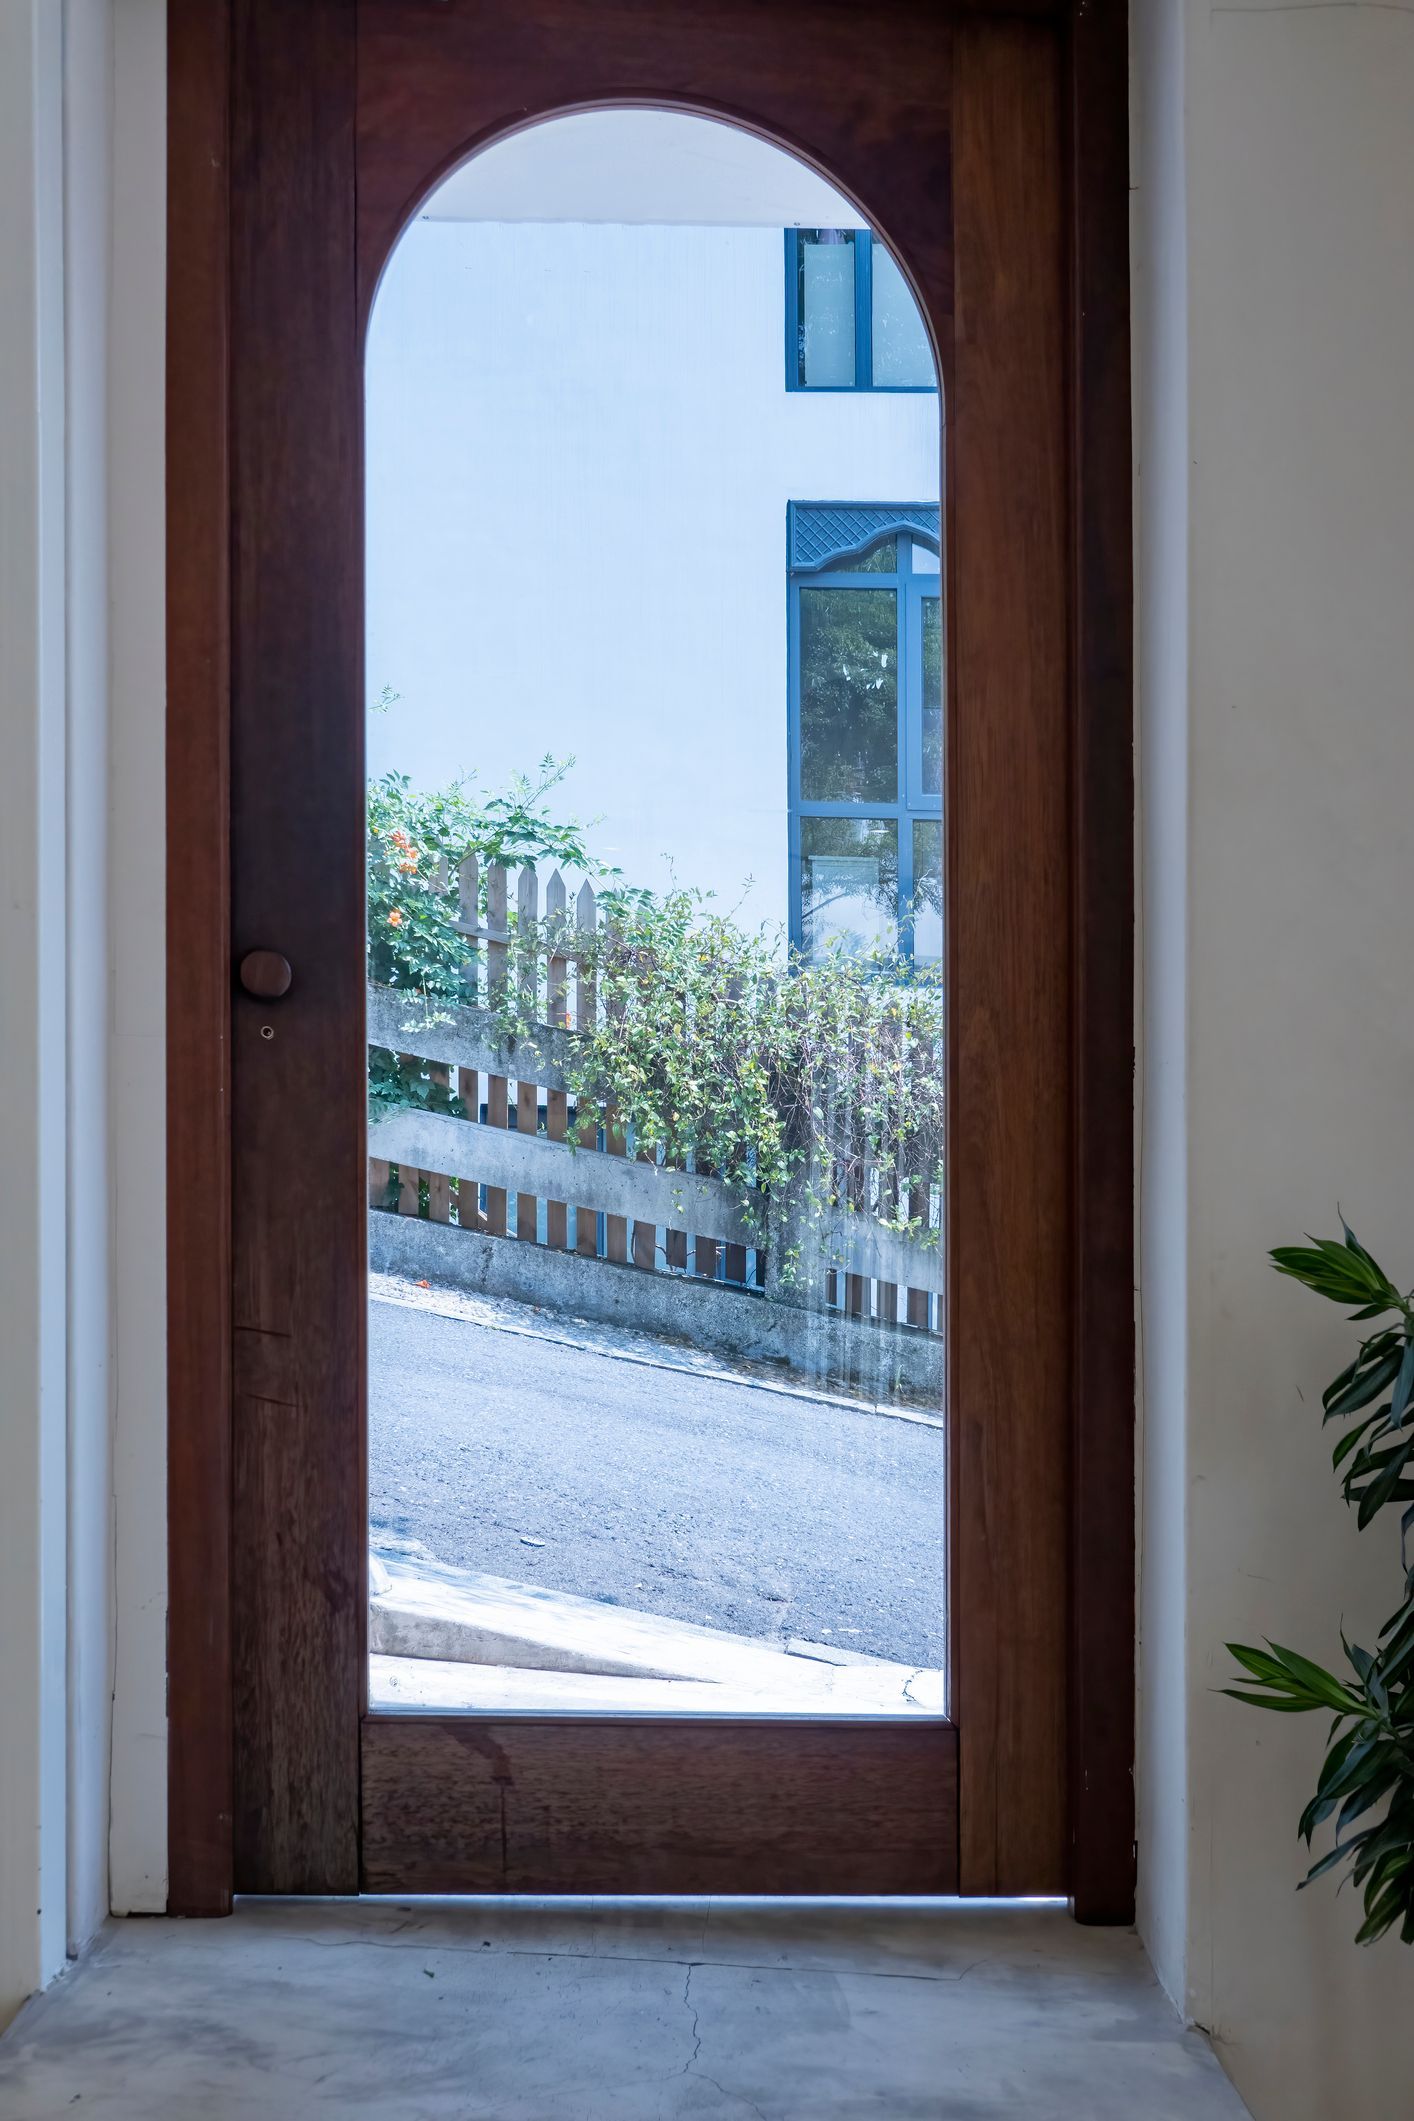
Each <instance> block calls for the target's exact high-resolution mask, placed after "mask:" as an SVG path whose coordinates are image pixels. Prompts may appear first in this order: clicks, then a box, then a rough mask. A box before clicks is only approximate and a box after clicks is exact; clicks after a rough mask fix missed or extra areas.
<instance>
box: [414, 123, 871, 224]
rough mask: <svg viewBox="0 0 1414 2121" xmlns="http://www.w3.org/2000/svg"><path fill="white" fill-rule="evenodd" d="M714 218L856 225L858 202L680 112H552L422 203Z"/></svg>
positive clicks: (446, 209)
mask: <svg viewBox="0 0 1414 2121" xmlns="http://www.w3.org/2000/svg"><path fill="white" fill-rule="evenodd" d="M571 206H572V207H573V211H574V218H575V220H576V221H618V222H633V221H652V222H659V223H662V222H669V221H678V222H696V223H700V224H707V223H716V224H718V225H721V226H728V227H743V228H745V227H757V228H862V227H863V226H864V222H863V219H862V217H861V215H860V214H859V212H858V210H857V209H856V208H855V207H854V206H853V205H852V204H851V203H850V202H849V201H848V200H847V199H844V198H842V197H841V195H840V194H839V193H838V192H837V191H836V190H835V189H834V187H833V185H830V184H827V183H826V182H825V179H824V178H823V177H820V176H817V175H816V173H815V171H814V170H812V169H808V168H807V167H806V165H805V164H804V163H803V162H799V161H797V160H796V158H795V156H794V155H787V154H784V153H782V151H781V149H780V148H778V147H772V146H771V145H770V144H769V142H767V141H765V140H758V139H757V138H756V137H755V135H754V134H752V133H745V132H743V131H742V130H741V128H740V126H736V125H720V124H717V123H716V122H715V121H714V120H712V119H708V118H698V117H694V116H691V115H689V114H688V113H687V112H684V111H666V110H594V111H580V112H577V113H576V114H575V115H574V116H573V117H569V118H552V119H550V120H549V121H548V122H546V123H542V124H539V125H531V126H527V127H526V129H525V131H524V132H519V133H512V134H511V135H510V136H509V138H507V139H505V140H499V141H497V142H496V144H495V146H494V147H490V148H487V149H485V150H484V151H483V152H482V153H481V154H478V155H473V156H472V158H471V160H470V161H468V162H464V163H463V164H462V166H461V168H460V169H457V170H454V171H453V172H452V174H451V175H450V176H449V177H447V178H445V179H444V180H443V182H442V183H441V184H439V185H438V187H437V189H436V191H435V192H433V193H432V195H431V197H430V198H429V199H428V200H427V202H426V204H425V205H424V207H423V209H422V211H423V212H424V213H426V214H430V215H431V216H432V217H433V219H434V220H439V221H561V220H563V219H564V218H565V214H566V212H567V210H568V209H569V208H570V207H571Z"/></svg>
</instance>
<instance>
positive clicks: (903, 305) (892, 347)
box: [873, 236, 937, 390]
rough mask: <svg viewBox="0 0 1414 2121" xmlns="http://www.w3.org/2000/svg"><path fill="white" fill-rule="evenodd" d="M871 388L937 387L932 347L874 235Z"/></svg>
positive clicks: (911, 301)
mask: <svg viewBox="0 0 1414 2121" xmlns="http://www.w3.org/2000/svg"><path fill="white" fill-rule="evenodd" d="M873 312H874V388H875V389H876V390H883V389H885V388H892V389H895V390H898V389H902V388H904V387H906V386H910V385H911V386H913V387H914V388H916V389H923V390H932V389H935V388H936V387H937V375H936V373H935V371H934V368H933V349H932V347H931V346H930V345H929V344H928V333H927V331H926V329H925V328H924V324H923V319H922V317H921V316H920V314H919V311H918V304H917V303H916V302H915V301H914V299H913V297H912V295H911V294H910V293H909V291H908V287H907V284H906V283H905V281H904V277H903V274H902V273H901V272H900V271H899V269H898V266H897V265H896V264H895V263H894V260H893V258H892V257H891V256H890V254H889V252H888V251H886V250H885V248H884V246H883V244H882V243H881V242H880V241H879V240H878V238H877V236H876V237H875V239H874V247H873Z"/></svg>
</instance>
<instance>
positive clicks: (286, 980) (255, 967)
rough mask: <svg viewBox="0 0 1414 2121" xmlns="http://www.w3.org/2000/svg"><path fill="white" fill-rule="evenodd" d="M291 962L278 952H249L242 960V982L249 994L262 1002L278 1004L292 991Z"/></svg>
mask: <svg viewBox="0 0 1414 2121" xmlns="http://www.w3.org/2000/svg"><path fill="white" fill-rule="evenodd" d="M293 977H294V975H293V973H292V972H291V971H290V961H289V959H288V958H287V957H281V955H280V953H279V951H278V950H247V952H246V954H245V956H244V957H243V958H242V959H241V965H240V982H241V985H242V987H243V988H244V989H245V991H246V993H247V994H253V995H254V996H255V998H256V1000H257V1001H260V1002H278V1001H279V999H280V996H281V995H282V994H288V993H289V991H290V981H291V979H292V978H293Z"/></svg>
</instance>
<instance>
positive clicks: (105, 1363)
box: [64, 0, 113, 1956]
mask: <svg viewBox="0 0 1414 2121" xmlns="http://www.w3.org/2000/svg"><path fill="white" fill-rule="evenodd" d="M112 102H113V10H112V0H65V12H64V312H65V372H66V398H65V403H66V418H67V448H66V459H67V462H66V473H67V488H66V528H67V556H66V557H67V571H68V628H67V648H68V732H67V736H68V760H67V788H68V897H69V906H68V914H69V919H68V968H67V971H68V1030H69V1054H68V1113H67V1121H68V1134H69V1154H70V1158H71V1163H72V1168H73V1171H74V1173H75V1184H74V1185H73V1186H72V1187H71V1188H70V1215H69V1230H68V1280H69V1316H68V1360H69V1381H68V1403H69V1413H68V1441H69V1493H68V1523H69V1624H68V1656H69V1674H68V1745H69V1758H68V1785H69V1821H68V1946H69V1953H70V1955H71V1956H73V1955H74V1954H75V1953H77V1952H78V1951H79V1950H80V1949H81V1948H82V1946H83V1945H84V1944H86V1943H87V1941H88V1939H89V1938H90V1937H92V1936H93V1934H94V1932H95V1931H96V1930H97V1929H98V1927H99V1925H100V1923H102V1921H103V1920H104V1918H105V1916H106V1915H107V1913H108V1777H109V1723H110V1718H111V1713H112V1698H113V1645H112V1637H113V1522H112V1520H113V1443H112V1427H113V1424H112V1405H111V1392H112V1360H111V1354H112V1350H111V1340H112V1332H113V1316H112V1242H111V1229H110V1222H111V1198H110V1188H109V1186H108V1171H109V1160H110V1138H109V1127H108V1069H107V1066H106V1059H105V1052H106V1047H107V1041H108V1015H109V992H108V852H109V833H108V809H109V805H108V781H109V769H110V758H109V740H108V738H109V730H108V709H109V701H108V631H109V629H108V522H107V516H108V306H109V299H110V292H111V274H110V269H109V268H110V247H111V246H110V235H111V229H110V222H109V179H110V175H111V170H112V155H113V124H112Z"/></svg>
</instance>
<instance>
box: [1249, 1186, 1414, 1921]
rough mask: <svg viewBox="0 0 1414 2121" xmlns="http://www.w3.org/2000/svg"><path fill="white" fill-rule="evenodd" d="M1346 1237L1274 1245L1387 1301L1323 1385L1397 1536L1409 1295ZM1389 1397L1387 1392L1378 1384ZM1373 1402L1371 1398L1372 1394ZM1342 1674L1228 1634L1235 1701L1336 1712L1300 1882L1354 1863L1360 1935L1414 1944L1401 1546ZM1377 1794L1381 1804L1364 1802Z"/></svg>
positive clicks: (1409, 1641) (1412, 1696) (1411, 1394)
mask: <svg viewBox="0 0 1414 2121" xmlns="http://www.w3.org/2000/svg"><path fill="white" fill-rule="evenodd" d="M1341 1227H1342V1231H1343V1233H1344V1234H1343V1237H1342V1238H1341V1239H1339V1240H1337V1239H1334V1238H1320V1239H1317V1238H1312V1239H1311V1240H1310V1241H1309V1243H1308V1244H1307V1245H1289V1246H1281V1247H1279V1248H1278V1249H1277V1250H1276V1251H1274V1252H1273V1253H1272V1260H1273V1263H1274V1264H1275V1266H1276V1268H1277V1271H1278V1272H1279V1273H1281V1274H1289V1275H1291V1276H1292V1277H1293V1278H1294V1279H1295V1280H1297V1281H1299V1282H1301V1283H1302V1284H1303V1285H1304V1286H1305V1287H1306V1288H1308V1289H1312V1290H1314V1291H1315V1292H1316V1294H1317V1295H1318V1296H1324V1297H1326V1298H1328V1300H1329V1301H1330V1302H1332V1303H1338V1304H1346V1305H1349V1304H1353V1305H1354V1306H1355V1307H1356V1308H1355V1310H1354V1312H1353V1314H1352V1323H1354V1322H1362V1323H1363V1322H1365V1321H1367V1320H1372V1319H1376V1318H1388V1317H1389V1315H1390V1313H1391V1312H1393V1313H1394V1314H1395V1322H1394V1323H1393V1324H1392V1325H1388V1326H1383V1327H1381V1329H1380V1330H1379V1331H1378V1332H1377V1333H1373V1334H1371V1335H1370V1337H1369V1338H1368V1339H1367V1340H1363V1341H1362V1342H1361V1343H1360V1347H1359V1350H1358V1352H1357V1353H1356V1356H1355V1358H1354V1360H1353V1361H1352V1362H1351V1363H1349V1364H1347V1366H1346V1368H1345V1369H1344V1370H1342V1371H1341V1373H1340V1375H1339V1377H1336V1378H1334V1379H1333V1380H1332V1381H1331V1383H1330V1384H1329V1385H1328V1386H1327V1387H1326V1389H1325V1391H1324V1393H1323V1394H1322V1395H1321V1397H1322V1404H1323V1407H1324V1409H1325V1412H1324V1417H1323V1419H1324V1421H1326V1422H1330V1421H1345V1420H1348V1419H1349V1417H1350V1416H1351V1415H1359V1416H1360V1419H1359V1420H1358V1421H1357V1422H1356V1423H1355V1424H1354V1426H1353V1427H1351V1428H1348V1429H1346V1431H1345V1432H1344V1434H1343V1435H1342V1436H1341V1437H1340V1438H1339V1440H1338V1441H1337V1443H1336V1445H1335V1448H1334V1450H1333V1452H1332V1454H1331V1461H1332V1464H1333V1465H1334V1467H1335V1469H1336V1471H1337V1472H1338V1473H1339V1474H1340V1476H1341V1487H1342V1490H1343V1492H1344V1495H1345V1500H1346V1502H1347V1503H1349V1504H1351V1505H1353V1507H1354V1508H1355V1510H1356V1512H1357V1521H1358V1523H1359V1525H1360V1527H1361V1528H1362V1530H1363V1528H1364V1527H1365V1526H1366V1525H1368V1524H1370V1523H1371V1522H1372V1521H1373V1519H1374V1518H1375V1517H1376V1516H1377V1515H1378V1514H1379V1512H1380V1511H1381V1510H1382V1509H1384V1508H1385V1506H1386V1505H1387V1504H1389V1503H1394V1502H1402V1503H1404V1504H1406V1508H1405V1510H1404V1512H1403V1515H1402V1517H1401V1520H1400V1529H1401V1536H1402V1540H1403V1542H1404V1543H1405V1545H1406V1549H1407V1539H1408V1534H1409V1531H1410V1529H1411V1527H1414V1461H1412V1460H1411V1454H1414V1304H1411V1300H1410V1297H1409V1296H1407V1295H1401V1294H1400V1292H1399V1290H1398V1289H1396V1288H1395V1286H1394V1284H1393V1282H1391V1281H1390V1279H1389V1277H1388V1276H1387V1275H1386V1274H1385V1272H1384V1270H1383V1269H1382V1268H1381V1267H1380V1266H1379V1264H1378V1262H1377V1261H1376V1260H1374V1259H1373V1258H1372V1257H1371V1256H1370V1254H1369V1253H1368V1252H1367V1251H1366V1250H1365V1247H1364V1246H1363V1245H1362V1244H1361V1243H1360V1242H1359V1240H1358V1239H1357V1238H1356V1236H1355V1234H1354V1232H1353V1231H1352V1230H1351V1229H1350V1227H1349V1225H1348V1224H1347V1223H1346V1222H1345V1220H1344V1218H1343V1217H1342V1219H1341ZM1386 1394H1388V1395H1389V1396H1388V1397H1387V1398H1386V1397H1385V1395H1386ZM1377 1400H1378V1401H1381V1402H1382V1404H1380V1405H1378V1406H1374V1407H1373V1411H1367V1410H1369V1409H1371V1408H1372V1403H1373V1402H1375V1401H1377ZM1341 1640H1342V1644H1343V1647H1344V1650H1345V1655H1346V1660H1347V1662H1348V1663H1349V1665H1350V1668H1351V1671H1352V1673H1353V1675H1354V1676H1353V1678H1351V1679H1344V1680H1342V1679H1337V1678H1336V1677H1335V1676H1334V1675H1333V1674H1332V1673H1330V1672H1328V1671H1326V1670H1325V1669H1324V1667H1323V1666H1321V1665H1317V1664H1312V1663H1311V1662H1310V1660H1309V1659H1308V1658H1305V1657H1301V1656H1299V1655H1298V1654H1297V1652H1296V1651H1294V1650H1287V1649H1283V1648H1281V1646H1280V1645H1279V1644H1277V1643H1271V1642H1269V1643H1268V1644H1267V1647H1266V1649H1265V1650H1257V1649H1252V1648H1249V1647H1247V1646H1245V1645H1243V1644H1241V1643H1235V1642H1230V1643H1229V1644H1228V1646H1227V1647H1228V1649H1229V1650H1230V1652H1231V1653H1232V1655H1233V1656H1234V1657H1235V1658H1236V1659H1237V1661H1238V1663H1239V1664H1240V1665H1241V1666H1242V1668H1243V1670H1244V1671H1245V1672H1246V1674H1247V1675H1248V1683H1247V1684H1245V1685H1243V1686H1233V1687H1225V1688H1224V1689H1223V1691H1224V1692H1225V1693H1227V1694H1230V1695H1231V1696H1232V1697H1233V1699H1234V1700H1235V1701H1244V1702H1247V1703H1249V1704H1250V1705H1251V1706H1252V1707H1254V1708H1266V1709H1276V1710H1278V1711H1280V1712H1282V1713H1284V1714H1286V1715H1302V1714H1306V1713H1308V1712H1309V1711H1311V1710H1316V1711H1324V1712H1326V1713H1327V1714H1330V1715H1331V1716H1333V1718H1334V1721H1333V1722H1332V1725H1331V1731H1330V1740H1329V1743H1328V1745H1327V1750H1326V1758H1325V1763H1324V1765H1323V1767H1322V1769H1321V1774H1320V1779H1319V1781H1318V1783H1317V1785H1316V1794H1315V1796H1314V1797H1313V1798H1312V1799H1311V1802H1310V1803H1309V1804H1308V1805H1307V1807H1306V1809H1305V1811H1304V1812H1303V1813H1302V1815H1301V1822H1300V1827H1299V1832H1300V1833H1301V1835H1302V1836H1303V1838H1304V1839H1305V1842H1306V1845H1307V1847H1308V1848H1309V1847H1310V1845H1311V1838H1312V1836H1313V1834H1314V1833H1315V1830H1316V1828H1317V1827H1318V1826H1321V1825H1324V1823H1325V1822H1326V1821H1327V1820H1328V1819H1330V1818H1332V1817H1334V1819H1335V1842H1334V1845H1333V1847H1331V1848H1330V1849H1329V1850H1328V1851H1327V1852H1326V1854H1325V1855H1324V1856H1322V1857H1321V1858H1320V1859H1319V1861H1318V1862H1316V1863H1315V1864H1313V1865H1312V1867H1311V1869H1310V1871H1309V1872H1308V1873H1307V1876H1306V1878H1305V1879H1304V1881H1303V1884H1305V1885H1309V1884H1310V1883H1311V1881H1312V1879H1314V1878H1319V1877H1321V1876H1323V1874H1324V1873H1325V1872H1327V1871H1331V1870H1335V1869H1337V1868H1338V1867H1340V1866H1341V1865H1348V1866H1349V1875H1350V1877H1351V1879H1352V1880H1353V1882H1354V1884H1355V1885H1356V1886H1357V1887H1358V1888H1359V1890H1360V1892H1361V1894H1362V1897H1363V1902H1364V1909H1365V1920H1364V1922H1363V1923H1362V1924H1361V1926H1360V1929H1359V1931H1358V1933H1357V1940H1356V1941H1357V1942H1358V1943H1361V1944H1368V1943H1371V1942H1373V1940H1374V1939H1375V1938H1377V1937H1382V1936H1383V1935H1384V1934H1385V1932H1386V1931H1387V1930H1389V1929H1392V1928H1393V1927H1394V1926H1395V1924H1396V1923H1397V1924H1398V1925H1399V1930H1400V1936H1401V1938H1402V1939H1403V1941H1404V1942H1405V1943H1406V1944H1411V1943H1414V1569H1411V1568H1410V1567H1409V1565H1408V1556H1407V1551H1406V1552H1405V1554H1404V1599H1403V1603H1402V1604H1401V1605H1400V1607H1399V1608H1398V1610H1397V1611H1396V1612H1395V1613H1393V1614H1392V1615H1391V1616H1390V1618H1389V1619H1388V1620H1387V1621H1386V1622H1385V1624H1384V1626H1383V1627H1382V1628H1381V1630H1380V1634H1379V1641H1378V1645H1377V1647H1376V1649H1375V1650H1374V1651H1373V1652H1372V1651H1369V1650H1364V1649H1361V1648H1360V1647H1359V1646H1358V1645H1356V1644H1352V1643H1349V1642H1346V1641H1345V1639H1344V1637H1343V1636H1342V1638H1341ZM1381 1804H1383V1805H1384V1807H1385V1810H1384V1812H1383V1815H1382V1816H1381V1817H1380V1818H1378V1819H1376V1820H1374V1821H1373V1822H1372V1821H1371V1820H1370V1817H1369V1815H1370V1813H1371V1812H1372V1811H1374V1809H1375V1808H1376V1806H1378V1805H1381Z"/></svg>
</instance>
